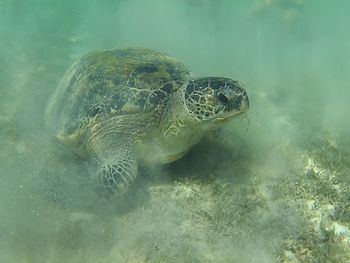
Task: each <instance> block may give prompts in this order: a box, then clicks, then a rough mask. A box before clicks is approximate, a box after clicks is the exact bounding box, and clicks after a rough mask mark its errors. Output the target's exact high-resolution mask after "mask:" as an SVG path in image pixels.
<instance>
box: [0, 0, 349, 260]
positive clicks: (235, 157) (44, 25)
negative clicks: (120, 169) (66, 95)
mask: <svg viewBox="0 0 350 263" xmlns="http://www.w3.org/2000/svg"><path fill="white" fill-rule="evenodd" d="M349 7H350V4H349V3H348V2H347V1H345V0H344V1H342V0H339V1H333V2H330V1H317V0H304V1H303V0H270V1H268V0H255V1H253V0H249V1H243V0H242V1H240V0H236V1H228V0H216V1H214V0H177V1H175V0H165V1H161V0H150V1H141V0H128V1H126V0H119V1H118V0H115V1H99V2H97V1H53V0H50V1H43V0H42V1H40V0H29V1H19V0H18V1H17V0H12V1H11V0H0V262H4V263H20V262H21V263H22V262H23V263H27V262H33V263H40V262H45V263H46V262H48V263H51V262H67V263H71V262H93V263H95V262H96V263H97V262H101V263H110V262H238V263H245V262H249V263H250V262H349V261H350V197H349V194H348V193H349V192H350V186H349V184H350V150H349V148H350V147H349V146H350V137H349V132H350V123H349V118H348V112H349V109H350V107H349V98H350V91H349V87H348V86H349V82H350V81H349V73H348V72H349V69H350V20H349V19H348V9H349ZM128 46H142V47H148V48H152V49H156V50H159V51H162V52H166V53H168V54H170V55H172V56H173V57H176V58H177V59H178V60H180V61H181V62H183V63H184V64H185V65H187V66H188V67H189V68H190V69H191V70H192V71H193V72H194V74H195V75H196V76H209V75H219V76H226V77H230V78H234V79H239V80H241V81H243V82H244V83H245V84H246V86H247V91H248V93H249V95H250V101H251V109H250V111H249V113H248V118H247V119H244V118H243V119H241V120H235V121H234V122H233V123H232V124H229V125H228V126H227V127H226V128H225V129H224V131H223V137H224V138H223V142H221V143H219V144H215V143H212V142H203V143H201V144H200V145H199V146H197V147H195V148H194V149H193V150H192V151H191V152H190V153H188V154H187V155H186V156H185V157H183V159H181V160H180V161H178V162H176V163H174V164H172V165H168V166H163V167H152V168H147V169H145V171H143V173H142V176H141V177H140V179H138V181H137V182H136V184H135V186H134V187H133V188H132V189H131V191H130V192H129V193H128V194H127V195H126V196H125V197H123V198H121V199H120V200H116V201H115V203H112V204H103V203H101V202H100V201H99V200H98V198H97V197H96V195H95V194H94V193H92V192H91V191H90V189H91V188H90V186H89V185H88V184H87V183H86V182H85V180H84V175H85V172H86V169H85V168H86V167H85V166H84V163H83V162H81V161H80V160H79V159H78V158H77V157H75V156H74V155H73V154H72V153H70V152H69V151H67V150H66V149H64V148H63V147H61V146H60V145H58V144H57V143H56V142H55V141H54V140H52V138H51V137H50V134H49V133H48V131H47V130H46V128H45V125H44V112H45V107H46V104H47V101H48V98H49V97H50V94H52V92H53V91H54V90H55V88H56V87H57V84H58V83H59V81H60V79H61V78H62V76H63V74H64V72H65V71H66V70H67V68H68V67H69V66H70V65H71V64H72V63H73V61H74V60H75V59H77V58H78V57H80V56H81V55H83V54H85V53H86V52H89V51H91V50H102V49H109V48H119V47H128Z"/></svg>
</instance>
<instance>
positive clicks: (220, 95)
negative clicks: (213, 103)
mask: <svg viewBox="0 0 350 263" xmlns="http://www.w3.org/2000/svg"><path fill="white" fill-rule="evenodd" d="M218 100H219V101H220V102H222V103H224V104H227V103H228V102H229V99H228V97H227V96H225V95H224V94H222V93H220V94H219V95H218Z"/></svg>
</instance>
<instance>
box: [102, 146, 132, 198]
mask: <svg viewBox="0 0 350 263" xmlns="http://www.w3.org/2000/svg"><path fill="white" fill-rule="evenodd" d="M136 174H137V163H136V160H135V159H134V158H133V156H132V155H131V154H130V153H129V152H126V151H120V152H114V153H113V154H112V155H111V156H109V157H108V158H102V159H101V160H100V166H99V168H98V171H97V180H98V181H99V189H101V191H102V194H103V195H104V196H105V195H106V196H107V198H110V199H112V198H114V197H117V196H119V195H121V194H123V193H124V192H126V191H127V189H128V188H129V186H130V185H131V184H132V183H133V181H134V180H135V178H136Z"/></svg>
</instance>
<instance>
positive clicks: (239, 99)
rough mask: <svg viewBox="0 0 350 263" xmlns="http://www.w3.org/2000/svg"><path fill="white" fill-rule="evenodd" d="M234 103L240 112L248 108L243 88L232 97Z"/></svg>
mask: <svg viewBox="0 0 350 263" xmlns="http://www.w3.org/2000/svg"><path fill="white" fill-rule="evenodd" d="M234 104H235V108H236V109H238V110H239V111H240V112H245V111H247V110H249V98H248V95H247V92H246V91H245V90H243V92H242V93H240V94H238V95H237V96H236V97H235V98H234Z"/></svg>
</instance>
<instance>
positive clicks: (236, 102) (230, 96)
mask: <svg viewBox="0 0 350 263" xmlns="http://www.w3.org/2000/svg"><path fill="white" fill-rule="evenodd" d="M217 96H218V100H219V101H220V102H221V103H222V104H223V105H224V106H225V111H226V112H235V114H237V113H240V112H245V111H247V110H248V109H249V98H248V95H247V92H246V91H245V90H243V89H240V90H239V91H236V90H232V89H223V90H221V91H219V92H218V94H217Z"/></svg>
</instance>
